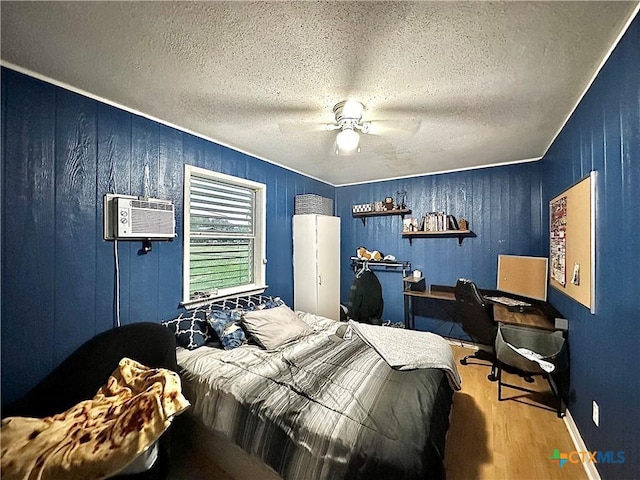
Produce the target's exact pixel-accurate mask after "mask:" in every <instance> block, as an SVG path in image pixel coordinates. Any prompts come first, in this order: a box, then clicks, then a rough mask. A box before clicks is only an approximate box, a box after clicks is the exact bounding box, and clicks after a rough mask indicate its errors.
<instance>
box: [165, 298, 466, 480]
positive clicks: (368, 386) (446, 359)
mask: <svg viewBox="0 0 640 480" xmlns="http://www.w3.org/2000/svg"><path fill="white" fill-rule="evenodd" d="M257 306H260V307H263V305H257ZM269 307H272V308H264V309H263V310H262V311H255V312H247V311H246V310H242V309H238V308H231V309H229V308H223V309H222V311H221V310H220V309H219V307H217V306H215V305H213V306H211V305H210V306H208V307H206V308H205V309H204V310H202V309H201V310H200V311H199V313H195V314H192V321H193V318H196V319H197V318H199V319H200V321H204V320H205V319H206V323H207V324H208V325H209V326H211V325H215V319H216V318H217V317H220V316H222V317H225V316H226V318H227V319H229V318H231V317H233V316H234V315H236V317H235V318H236V320H234V321H233V322H231V323H234V324H236V325H238V326H240V327H241V331H242V333H244V335H246V338H244V339H241V340H240V341H239V342H236V343H237V344H236V345H234V346H233V347H231V348H227V349H225V348H223V347H224V345H222V346H221V345H220V341H221V340H222V338H223V337H224V335H225V334H226V333H227V332H228V331H229V330H230V329H229V326H230V324H229V323H227V324H225V325H224V327H225V328H222V327H221V326H220V325H218V327H219V328H218V329H217V330H216V331H217V333H218V334H217V335H214V334H213V333H211V332H210V333H208V334H207V333H203V336H202V338H201V339H200V341H196V342H192V344H189V343H185V342H184V341H183V342H178V344H181V345H182V346H179V347H178V348H177V360H178V366H179V371H180V376H181V379H182V388H183V393H184V395H185V397H186V398H187V399H188V400H189V401H190V402H191V404H192V407H191V408H190V409H189V411H188V412H187V413H186V416H188V417H190V420H191V422H192V423H193V425H194V428H196V429H197V430H198V431H199V432H200V433H202V432H208V433H209V434H210V435H211V436H212V438H213V437H215V438H216V441H215V442H214V443H212V444H211V445H213V446H212V447H211V446H210V447H209V448H208V449H209V450H210V451H209V452H204V451H203V452H201V453H204V454H207V456H209V457H211V458H216V455H215V454H216V452H211V450H219V449H220V448H222V447H221V443H220V442H222V443H223V444H224V443H225V442H226V443H229V444H232V445H235V446H236V447H239V448H240V449H242V451H244V452H246V453H248V454H249V457H250V458H252V459H253V460H246V462H250V461H255V460H256V459H257V460H258V464H262V466H263V467H265V468H266V470H265V471H269V472H271V473H272V475H271V476H272V477H273V478H278V477H280V478H284V479H338V478H376V479H383V478H393V479H425V478H434V479H435V478H437V479H440V478H444V476H445V475H444V465H443V459H444V449H445V438H446V432H447V429H448V426H449V414H450V411H451V405H452V398H453V392H454V390H455V389H458V388H459V386H460V384H459V381H460V380H459V376H458V374H457V371H456V367H455V362H454V361H453V355H452V352H451V348H450V347H449V345H448V344H447V343H446V341H444V339H442V338H441V337H438V336H437V335H433V334H428V333H425V332H414V331H408V330H404V329H399V328H391V327H382V326H372V325H367V326H366V328H365V326H364V325H362V324H357V323H355V322H350V324H345V323H344V322H336V321H334V320H330V319H327V318H323V317H319V316H316V315H313V314H309V313H304V312H295V313H294V312H292V311H291V310H290V309H289V308H288V307H287V306H286V305H282V304H278V305H269ZM257 310H260V309H257ZM231 312H236V313H234V314H232V313H231ZM252 316H255V317H258V319H257V320H256V319H255V318H252ZM282 316H284V317H286V320H283V319H282V318H280V317H282ZM212 320H213V321H212ZM287 322H290V323H291V324H295V325H296V327H295V328H292V327H290V323H287ZM201 326H202V324H201ZM367 329H369V330H370V329H378V330H374V332H373V334H370V332H369V331H366V330H367ZM186 330H189V331H190V332H191V333H190V334H189V335H191V337H193V335H194V334H193V332H194V331H196V330H198V329H197V328H193V326H192V328H189V329H186ZM179 331H180V330H179V329H176V332H179ZM183 331H185V330H184V329H183ZM234 331H235V332H236V333H237V331H236V330H234ZM283 331H285V332H286V335H285V334H283ZM376 334H381V335H378V337H381V338H382V341H379V340H378V339H377V338H376ZM398 335H399V336H398ZM278 336H280V337H283V338H284V340H282V338H278V339H276V340H275V343H274V337H278ZM206 337H209V338H206ZM211 341H213V342H214V343H213V344H212V343H211ZM385 341H387V342H386V343H390V342H391V343H394V342H395V349H394V348H393V345H392V346H391V349H389V346H388V345H384V343H385ZM389 341H390V342H389ZM193 343H195V344H198V343H199V345H197V346H194V345H193ZM222 343H224V342H222ZM274 345H275V347H274ZM412 345H413V349H412ZM426 345H429V347H428V348H427V347H426ZM418 350H421V351H422V352H418ZM398 352H400V353H401V355H400V358H397V357H398V356H397V353H398ZM402 352H408V353H409V355H404V358H402V357H403V355H402ZM416 352H418V354H417V355H416ZM424 352H428V355H427V358H425V359H424V362H423V363H420V362H418V363H417V364H414V363H415V362H414V361H413V360H414V359H415V358H416V357H420V355H422V354H423V353H424ZM434 352H435V354H434ZM391 365H393V368H392V366H391ZM427 367H428V368H427ZM193 438H197V435H196V434H195V432H194V435H193ZM196 443H197V446H198V447H199V448H200V449H203V450H206V447H205V445H206V444H207V443H208V442H206V441H202V440H198V441H197V442H196ZM236 447H232V448H235V449H236V450H237V448H236ZM217 453H218V455H217V458H219V457H220V455H219V452H217ZM226 455H227V454H224V455H223V456H226ZM234 462H236V463H237V462H240V463H243V465H241V467H242V468H246V465H245V464H244V462H245V460H240V461H239V460H235V461H234ZM226 467H227V468H229V465H228V464H227V465H226ZM231 469H233V468H231ZM263 473H264V471H263ZM261 477H262V478H263V477H264V475H262V476H261Z"/></svg>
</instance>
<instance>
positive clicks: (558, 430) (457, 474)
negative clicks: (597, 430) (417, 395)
mask: <svg viewBox="0 0 640 480" xmlns="http://www.w3.org/2000/svg"><path fill="white" fill-rule="evenodd" d="M452 348H453V351H454V354H455V356H456V360H459V359H460V358H462V357H463V356H465V355H467V354H469V353H473V350H470V349H467V348H463V347H461V346H456V345H454V346H452ZM458 371H459V372H460V376H461V377H462V390H461V391H459V392H456V394H455V395H454V404H453V410H452V413H451V426H450V428H449V434H448V436H447V445H446V451H445V465H446V470H447V480H470V479H474V480H476V479H477V480H501V479H505V480H540V479H545V480H553V479H571V480H579V479H586V478H587V475H586V473H585V471H584V468H583V467H582V465H581V464H574V463H570V462H567V463H565V464H564V466H563V467H562V468H561V467H560V466H559V465H558V462H554V461H552V460H551V459H550V458H549V457H551V455H552V454H553V450H554V449H558V450H560V452H565V453H568V452H572V451H574V450H575V447H574V445H573V442H572V441H571V437H570V436H569V432H568V431H567V428H566V426H565V423H564V420H562V419H560V418H558V417H557V414H556V412H555V411H552V410H549V409H553V408H555V405H556V404H555V398H553V396H552V395H551V391H550V389H549V386H548V384H547V382H546V381H545V380H543V379H542V378H540V377H535V383H526V382H524V381H523V380H522V379H521V378H520V377H518V376H516V375H510V374H507V373H503V379H504V380H505V381H507V382H509V383H513V384H515V385H521V386H524V387H525V388H529V389H532V390H537V391H539V392H540V393H539V394H529V393H525V392H520V391H518V390H514V389H503V398H504V397H507V398H509V400H503V401H498V385H497V383H496V382H490V381H489V380H488V379H487V375H488V374H489V371H490V369H489V367H488V366H482V365H471V364H469V365H460V364H459V363H458ZM540 405H543V406H544V405H546V407H545V408H541V407H540Z"/></svg>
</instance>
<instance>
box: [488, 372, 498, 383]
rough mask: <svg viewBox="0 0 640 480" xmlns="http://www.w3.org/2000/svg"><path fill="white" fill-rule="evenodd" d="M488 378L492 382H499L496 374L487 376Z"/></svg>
mask: <svg viewBox="0 0 640 480" xmlns="http://www.w3.org/2000/svg"><path fill="white" fill-rule="evenodd" d="M487 378H488V379H489V381H490V382H497V381H498V377H497V376H496V374H495V373H490V374H489V375H487Z"/></svg>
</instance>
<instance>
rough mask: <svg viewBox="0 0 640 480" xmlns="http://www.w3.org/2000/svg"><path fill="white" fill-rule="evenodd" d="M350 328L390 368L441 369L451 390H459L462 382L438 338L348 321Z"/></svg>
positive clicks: (451, 355) (427, 333)
mask: <svg viewBox="0 0 640 480" xmlns="http://www.w3.org/2000/svg"><path fill="white" fill-rule="evenodd" d="M349 325H350V326H351V328H353V330H354V331H355V332H356V333H357V334H358V336H359V337H360V338H362V340H364V341H365V342H366V343H367V344H369V345H370V346H371V347H372V348H373V349H374V350H375V351H376V352H378V354H379V355H380V356H381V357H382V358H383V359H384V361H385V362H387V363H388V364H389V366H390V367H391V368H395V369H397V370H413V369H416V368H440V369H442V370H444V371H445V372H446V374H447V378H448V380H449V385H451V388H453V389H455V390H460V383H461V379H460V375H459V374H458V369H457V368H456V362H455V359H454V358H453V352H452V351H451V347H450V346H449V344H448V343H447V341H446V340H445V339H444V338H442V337H441V336H440V335H436V334H434V333H429V332H419V331H417V330H405V329H403V328H390V327H381V326H378V325H369V324H366V323H359V322H354V321H353V320H350V321H349Z"/></svg>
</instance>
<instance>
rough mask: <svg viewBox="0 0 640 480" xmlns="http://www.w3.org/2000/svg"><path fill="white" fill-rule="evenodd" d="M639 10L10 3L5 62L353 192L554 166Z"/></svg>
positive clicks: (577, 5) (595, 5)
mask: <svg viewBox="0 0 640 480" xmlns="http://www.w3.org/2000/svg"><path fill="white" fill-rule="evenodd" d="M637 5H638V2H612V1H603V2H597V1H570V2H556V1H534V2H520V1H515V2H447V1H442V2H382V1H381V2H323V1H317V2H308V1H285V2H282V1H280V2H12V1H2V2H1V4H0V9H1V10H0V13H1V16H2V61H3V64H4V65H6V66H8V67H12V68H16V69H18V70H21V71H26V72H27V73H31V74H32V75H35V76H38V77H42V78H45V79H49V80H53V81H54V82H55V83H57V84H60V85H63V86H66V87H67V88H69V87H70V88H72V89H74V90H77V91H81V92H83V93H85V94H89V95H90V96H92V97H95V98H99V99H101V100H105V101H107V102H109V103H113V104H116V105H118V106H122V107H124V108H126V109H128V110H131V111H134V112H138V113H142V114H144V115H146V116H148V117H151V118H154V119H157V120H160V121H162V122H164V123H167V124H170V125H174V126H177V127H179V128H181V129H183V130H186V131H189V132H192V133H195V134H197V135H200V136H203V137H205V138H209V139H212V140H214V141H216V142H218V143H221V144H224V145H228V146H230V147H232V148H235V149H237V150H240V151H243V152H246V153H249V154H251V155H254V156H256V157H259V158H262V159H264V160H267V161H270V162H273V163H276V164H279V165H282V166H285V167H287V168H290V169H292V170H295V171H298V172H302V173H304V174H306V175H309V176H311V177H314V178H317V179H320V180H324V181H326V182H328V183H330V184H333V185H345V184H350V183H359V182H366V181H372V180H380V179H388V178H397V177H405V176H414V175H422V174H429V173H436V172H443V171H451V170H460V169H467V168H477V167H480V166H483V165H495V164H502V163H512V162H519V161H527V160H533V159H539V158H541V157H542V156H543V155H544V153H545V151H546V150H547V148H548V147H549V145H550V144H551V143H552V142H553V140H554V138H555V136H556V135H557V134H558V132H559V131H560V129H561V128H562V126H563V125H564V123H565V122H566V120H567V118H568V117H569V115H570V114H571V112H572V111H573V109H574V108H575V106H576V104H577V103H578V102H579V100H580V98H581V96H582V95H583V94H584V92H585V90H586V89H587V88H588V86H589V84H590V83H591V81H592V80H593V78H594V76H595V75H596V74H597V72H598V70H599V68H600V67H601V66H602V63H603V61H604V60H606V57H607V56H608V55H609V53H610V51H611V49H612V47H613V46H614V45H615V43H616V42H617V40H618V39H619V37H620V35H621V32H623V30H624V29H625V28H626V26H627V25H628V23H629V22H630V19H631V18H632V16H633V15H635V13H636V12H637ZM345 99H356V100H359V101H360V102H362V103H363V104H364V105H365V113H364V118H363V120H365V121H371V122H373V127H372V130H373V131H374V133H372V134H369V135H362V136H361V142H360V143H361V152H360V153H354V154H352V155H339V156H336V154H335V136H336V132H335V131H334V132H330V131H327V130H326V129H325V128H324V125H325V124H326V123H330V122H332V121H333V120H334V117H333V113H332V107H333V105H334V104H336V103H337V102H339V101H341V100H345Z"/></svg>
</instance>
